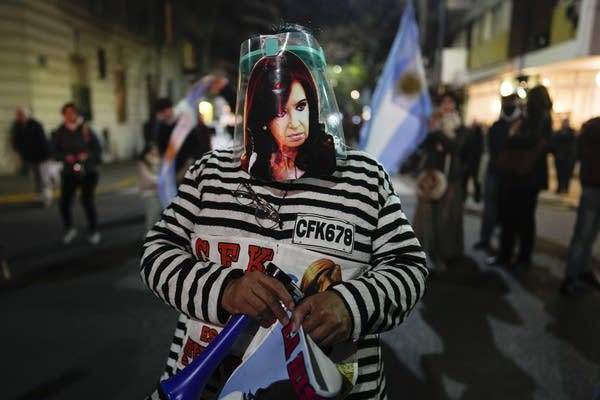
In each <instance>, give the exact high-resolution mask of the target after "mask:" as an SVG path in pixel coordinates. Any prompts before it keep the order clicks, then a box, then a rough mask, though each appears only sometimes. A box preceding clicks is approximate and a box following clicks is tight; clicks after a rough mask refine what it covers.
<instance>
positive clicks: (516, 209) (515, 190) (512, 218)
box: [499, 184, 539, 263]
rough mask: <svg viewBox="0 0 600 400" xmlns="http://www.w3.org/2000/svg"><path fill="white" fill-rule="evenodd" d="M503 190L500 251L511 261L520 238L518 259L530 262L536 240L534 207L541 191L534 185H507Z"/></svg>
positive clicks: (505, 258)
mask: <svg viewBox="0 0 600 400" xmlns="http://www.w3.org/2000/svg"><path fill="white" fill-rule="evenodd" d="M501 190H502V191H501V193H500V225H501V228H502V229H501V234H500V254H499V258H500V259H501V260H502V261H503V262H507V263H508V262H510V261H511V258H512V255H513V252H514V248H515V241H516V240H517V239H518V240H519V252H518V256H517V261H518V262H524V263H530V262H531V254H532V253H533V245H534V241H535V209H536V208H537V199H538V193H539V191H538V190H537V189H535V188H533V187H518V186H517V187H514V186H510V184H509V185H504V186H503V188H502V189H501Z"/></svg>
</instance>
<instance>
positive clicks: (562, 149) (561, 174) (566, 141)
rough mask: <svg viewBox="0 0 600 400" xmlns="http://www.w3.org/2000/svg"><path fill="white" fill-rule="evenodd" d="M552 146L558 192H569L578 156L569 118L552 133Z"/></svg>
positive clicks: (573, 131)
mask: <svg viewBox="0 0 600 400" xmlns="http://www.w3.org/2000/svg"><path fill="white" fill-rule="evenodd" d="M550 147H551V149H552V154H553V155H554V168H555V169H556V178H557V181H558V185H557V187H556V193H557V194H567V193H569V182H570V181H571V177H572V176H573V167H574V166H575V158H576V148H575V130H574V129H573V128H571V126H570V121H569V119H568V118H565V119H563V120H562V121H561V126H560V129H559V130H557V131H556V132H554V134H553V135H552V140H551V142H550Z"/></svg>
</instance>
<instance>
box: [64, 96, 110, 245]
mask: <svg viewBox="0 0 600 400" xmlns="http://www.w3.org/2000/svg"><path fill="white" fill-rule="evenodd" d="M61 112H62V115H63V123H62V124H61V125H60V126H59V127H58V128H57V129H56V130H55V131H54V132H52V150H53V155H54V158H55V159H56V160H58V161H60V162H62V171H61V191H60V207H59V208H60V216H61V218H62V222H63V226H64V228H65V234H64V236H63V242H64V243H65V244H68V243H71V242H72V241H73V239H75V237H76V236H77V229H76V228H75V227H74V226H73V215H72V214H73V210H72V208H73V200H74V199H75V195H76V192H77V189H81V205H82V206H83V209H84V211H85V216H86V218H87V228H88V241H89V242H90V243H91V244H98V243H100V232H98V215H97V211H96V204H95V199H94V196H95V191H96V186H97V185H98V179H99V177H100V163H101V162H102V147H101V146H100V142H99V140H98V137H97V136H96V134H95V133H94V132H93V131H92V130H91V129H90V127H89V126H88V125H87V124H86V123H85V122H84V120H83V118H82V117H81V116H80V115H79V111H78V109H77V107H76V106H75V104H74V103H66V104H65V105H64V106H63V107H62V109H61Z"/></svg>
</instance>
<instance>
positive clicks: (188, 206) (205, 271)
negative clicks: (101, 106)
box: [140, 159, 241, 324]
mask: <svg viewBox="0 0 600 400" xmlns="http://www.w3.org/2000/svg"><path fill="white" fill-rule="evenodd" d="M203 161H205V160H204V159H203V160H200V161H198V162H197V163H196V164H195V165H194V166H192V167H191V168H190V169H189V170H188V171H187V173H186V175H185V178H184V180H183V182H182V183H181V185H180V186H179V192H178V194H177V196H176V197H175V199H174V200H173V202H172V203H171V204H170V205H169V207H168V208H167V209H166V210H165V211H164V213H163V216H162V218H161V220H160V221H158V222H157V223H156V225H155V226H154V227H153V228H152V229H151V230H150V231H149V232H148V234H147V236H146V239H145V241H144V245H143V249H142V257H141V270H140V274H141V277H142V280H143V281H144V283H145V284H146V285H147V286H148V287H149V288H150V289H151V290H152V291H153V292H154V293H155V294H156V295H157V296H158V297H160V298H161V299H162V300H164V301H165V302H166V303H167V304H168V305H170V306H171V307H173V308H175V309H176V310H178V311H179V312H181V313H183V314H185V315H187V316H189V317H192V318H194V319H199V320H203V321H207V322H211V323H215V324H224V323H226V322H227V318H228V316H229V315H228V314H227V313H226V312H225V311H224V310H222V309H221V307H220V305H219V303H220V299H221V295H222V290H223V289H224V287H225V283H226V282H227V281H228V280H229V279H232V278H233V277H236V276H239V275H240V274H241V272H240V270H235V269H223V268H221V266H220V265H217V264H215V263H212V262H209V261H206V262H201V261H198V260H197V259H196V258H195V257H194V255H193V253H192V250H191V246H190V242H191V241H190V235H191V233H192V231H193V228H194V218H195V215H197V214H198V212H199V209H200V203H201V197H200V191H199V186H200V176H201V171H202V168H203ZM205 287H207V288H210V294H208V293H203V292H202V288H205Z"/></svg>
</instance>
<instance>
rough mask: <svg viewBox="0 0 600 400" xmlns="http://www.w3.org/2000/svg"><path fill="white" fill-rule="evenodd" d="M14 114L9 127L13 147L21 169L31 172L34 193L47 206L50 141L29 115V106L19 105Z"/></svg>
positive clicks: (49, 194)
mask: <svg viewBox="0 0 600 400" xmlns="http://www.w3.org/2000/svg"><path fill="white" fill-rule="evenodd" d="M15 114H16V115H15V121H14V123H13V125H12V128H11V142H12V146H13V149H14V150H15V151H16V152H17V154H19V157H20V158H21V170H22V171H23V172H24V174H27V172H28V171H31V172H32V174H33V181H34V190H35V193H36V194H37V197H38V200H39V201H41V202H42V204H44V206H46V207H47V206H49V205H50V203H51V201H52V179H51V178H52V177H51V171H50V169H51V167H52V166H51V164H50V155H51V154H50V142H49V140H48V138H47V137H46V134H45V132H44V128H43V127H42V124H40V123H39V122H38V121H37V120H35V119H34V118H32V117H31V109H30V108H29V107H27V106H19V107H17V110H16V112H15Z"/></svg>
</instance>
